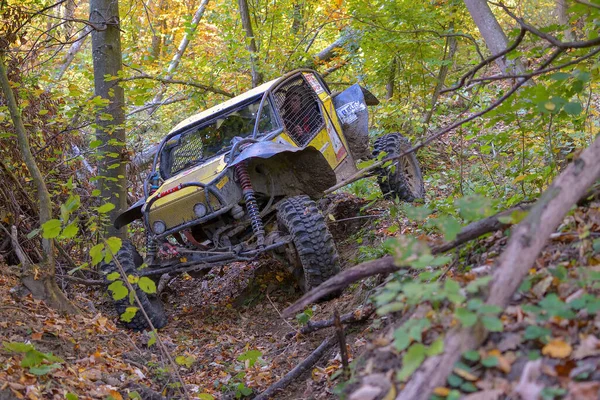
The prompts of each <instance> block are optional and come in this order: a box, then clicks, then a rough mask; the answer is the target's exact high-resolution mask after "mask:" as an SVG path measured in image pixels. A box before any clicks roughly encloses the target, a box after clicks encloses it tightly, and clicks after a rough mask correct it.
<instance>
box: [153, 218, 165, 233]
mask: <svg viewBox="0 0 600 400" xmlns="http://www.w3.org/2000/svg"><path fill="white" fill-rule="evenodd" d="M152 230H153V231H154V233H156V234H157V235H160V234H161V233H164V231H166V230H167V225H165V223H164V222H162V221H155V222H154V223H153V224H152Z"/></svg>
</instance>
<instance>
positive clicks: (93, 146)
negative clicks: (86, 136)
mask: <svg viewBox="0 0 600 400" xmlns="http://www.w3.org/2000/svg"><path fill="white" fill-rule="evenodd" d="M101 144H102V140H94V141H92V142H90V145H89V147H90V149H95V148H97V147H98V146H100V145H101Z"/></svg>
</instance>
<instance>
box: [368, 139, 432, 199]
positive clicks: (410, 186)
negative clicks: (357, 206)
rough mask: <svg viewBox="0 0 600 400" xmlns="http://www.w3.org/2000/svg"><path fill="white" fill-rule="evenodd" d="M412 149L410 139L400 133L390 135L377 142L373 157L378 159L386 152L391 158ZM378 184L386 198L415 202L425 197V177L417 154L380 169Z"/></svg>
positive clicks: (409, 155)
mask: <svg viewBox="0 0 600 400" xmlns="http://www.w3.org/2000/svg"><path fill="white" fill-rule="evenodd" d="M410 148H411V145H410V142H409V141H408V139H406V138H405V137H404V136H402V135H401V134H399V133H390V134H387V135H384V136H381V137H379V138H377V140H375V143H374V144H373V155H374V156H375V157H377V156H378V155H379V154H380V153H381V152H385V153H386V154H387V155H386V157H389V156H393V155H397V154H402V153H403V152H405V151H406V150H408V149H410ZM377 182H378V183H379V187H380V188H381V193H383V195H384V196H385V197H391V198H395V197H398V199H399V200H403V201H413V200H415V199H422V198H423V197H424V196H425V188H424V187H423V175H422V174H421V168H420V167H419V162H418V161H417V157H416V156H415V153H410V154H408V155H406V156H404V157H402V158H400V159H399V160H398V161H397V162H396V163H393V164H392V165H390V166H388V167H386V168H381V169H379V171H378V172H377Z"/></svg>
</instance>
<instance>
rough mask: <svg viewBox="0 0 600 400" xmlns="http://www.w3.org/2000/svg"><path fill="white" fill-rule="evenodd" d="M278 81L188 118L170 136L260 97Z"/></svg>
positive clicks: (274, 80) (264, 84)
mask: <svg viewBox="0 0 600 400" xmlns="http://www.w3.org/2000/svg"><path fill="white" fill-rule="evenodd" d="M278 80H279V78H277V79H273V80H272V81H269V82H266V83H263V84H262V85H260V86H257V87H255V88H254V89H250V90H248V91H247V92H245V93H242V94H240V95H239V96H236V97H234V98H231V99H229V100H227V101H224V102H223V103H219V104H217V105H216V106H214V107H211V108H209V109H208V110H204V111H202V112H200V113H198V114H194V115H192V116H191V117H188V118H186V119H184V120H183V121H181V122H180V123H178V124H177V125H175V127H174V128H173V129H171V131H170V132H169V134H171V133H174V132H176V131H182V130H184V129H185V128H188V127H190V126H193V125H195V124H196V123H198V122H199V121H201V120H204V119H207V118H210V117H212V116H213V115H215V114H218V113H220V112H221V111H224V110H226V109H228V108H232V107H235V106H236V105H237V104H240V103H243V102H244V101H246V100H249V99H251V98H253V97H258V96H260V95H262V94H263V93H264V92H266V91H267V90H268V89H269V88H271V86H273V84H274V83H275V82H277V81H278Z"/></svg>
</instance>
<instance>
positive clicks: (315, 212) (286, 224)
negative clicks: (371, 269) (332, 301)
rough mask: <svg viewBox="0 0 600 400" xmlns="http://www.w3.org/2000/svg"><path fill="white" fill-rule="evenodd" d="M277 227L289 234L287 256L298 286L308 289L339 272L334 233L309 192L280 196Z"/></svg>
mask: <svg viewBox="0 0 600 400" xmlns="http://www.w3.org/2000/svg"><path fill="white" fill-rule="evenodd" d="M277 222H278V225H279V229H280V230H281V231H282V232H284V233H285V234H289V235H290V236H291V237H292V243H290V245H288V248H287V249H286V250H285V251H286V259H287V261H288V262H289V263H290V264H291V267H292V268H293V270H294V275H295V276H296V278H297V280H298V283H299V285H300V288H301V289H302V291H304V292H307V291H309V290H310V289H312V288H314V287H317V286H319V285H320V284H321V283H323V282H325V281H326V280H327V279H329V278H331V277H332V276H334V275H335V274H337V273H338V272H340V263H339V256H338V253H337V250H336V248H335V243H334V242H333V237H332V236H331V233H329V229H328V228H327V225H326V224H325V218H323V214H321V212H320V211H319V209H318V208H317V204H316V203H315V202H314V201H312V200H311V199H310V198H309V197H308V196H296V197H290V198H287V199H285V200H283V201H282V202H281V203H280V204H279V206H278V207H277Z"/></svg>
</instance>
